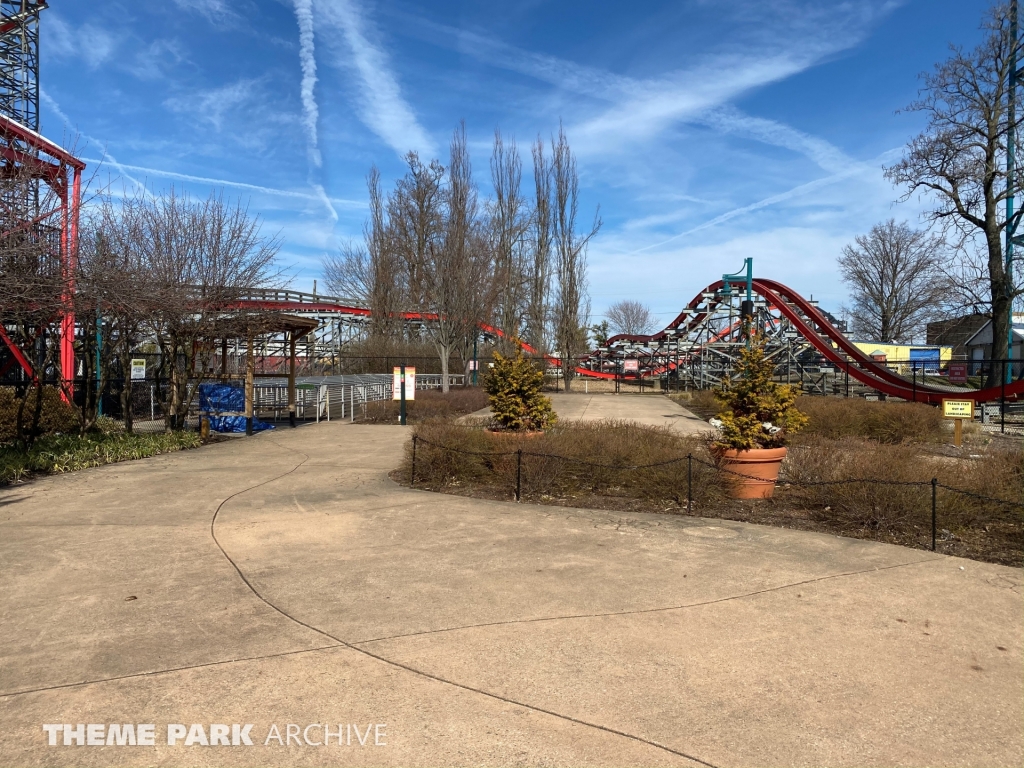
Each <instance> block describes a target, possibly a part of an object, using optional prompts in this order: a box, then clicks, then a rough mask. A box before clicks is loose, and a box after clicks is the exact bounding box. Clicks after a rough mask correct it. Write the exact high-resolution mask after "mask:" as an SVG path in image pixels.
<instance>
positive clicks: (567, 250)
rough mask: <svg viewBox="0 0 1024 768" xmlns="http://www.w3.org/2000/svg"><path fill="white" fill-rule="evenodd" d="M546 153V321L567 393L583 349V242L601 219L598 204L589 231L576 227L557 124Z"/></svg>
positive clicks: (573, 183) (571, 163)
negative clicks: (551, 265)
mask: <svg viewBox="0 0 1024 768" xmlns="http://www.w3.org/2000/svg"><path fill="white" fill-rule="evenodd" d="M551 155H552V157H551V185H552V196H551V202H552V243H553V250H554V261H555V270H554V271H555V278H556V286H557V287H556V296H555V301H554V307H553V313H552V314H553V318H552V325H553V331H554V341H555V344H556V345H557V349H558V354H559V356H560V359H561V365H562V378H563V380H564V381H565V389H566V391H567V392H568V391H571V389H572V380H573V378H575V375H576V358H577V357H579V356H580V355H582V354H583V353H584V352H586V351H587V336H588V334H587V321H588V319H589V316H590V298H589V295H588V293H587V244H588V243H589V242H590V240H591V238H593V237H594V235H596V234H597V232H598V230H599V229H600V228H601V217H600V208H598V210H597V211H595V213H594V223H593V224H592V225H591V227H590V230H589V231H586V232H581V231H578V230H577V224H576V217H577V215H578V213H579V172H578V170H577V168H576V157H575V155H573V153H572V149H571V148H570V147H569V140H568V139H567V138H566V136H565V131H564V130H563V128H562V126H561V125H559V127H558V138H557V140H556V139H552V141H551Z"/></svg>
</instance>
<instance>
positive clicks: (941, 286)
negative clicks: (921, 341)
mask: <svg viewBox="0 0 1024 768" xmlns="http://www.w3.org/2000/svg"><path fill="white" fill-rule="evenodd" d="M944 246H945V243H944V242H943V240H942V238H940V237H935V236H932V235H929V234H928V233H926V232H921V231H919V230H915V229H912V228H911V227H910V226H909V225H908V224H907V223H906V222H901V223H899V224H897V223H896V221H895V219H889V220H888V221H886V222H884V223H882V224H876V225H875V226H874V227H872V228H871V231H870V232H869V233H868V234H866V235H859V236H858V237H857V238H856V240H855V242H854V243H853V244H852V245H847V246H844V248H843V252H842V255H841V256H840V257H839V270H840V272H841V273H842V275H843V282H845V283H846V285H847V286H848V287H849V289H850V298H851V299H852V306H851V307H850V309H849V316H850V321H851V325H852V329H853V332H854V333H857V334H859V335H861V336H864V337H866V338H869V339H874V340H876V341H880V342H884V343H891V342H910V341H913V340H914V338H915V337H917V336H918V335H919V334H920V333H921V331H923V330H924V325H925V323H927V322H928V321H929V320H933V319H935V318H937V317H939V316H940V315H941V313H942V310H943V307H944V305H945V302H946V299H947V298H948V296H949V283H948V280H947V278H946V276H945V274H944V273H943V271H942V269H941V263H942V259H943V257H944V254H943V250H944Z"/></svg>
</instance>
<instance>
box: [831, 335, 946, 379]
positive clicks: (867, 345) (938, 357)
mask: <svg viewBox="0 0 1024 768" xmlns="http://www.w3.org/2000/svg"><path fill="white" fill-rule="evenodd" d="M851 343H852V344H853V345H854V346H855V347H857V349H859V350H860V351H861V352H863V353H864V354H865V355H868V356H869V357H870V358H872V359H873V360H874V361H875V362H876V363H886V364H887V365H889V366H890V367H894V368H899V369H900V370H901V372H902V369H903V368H906V369H907V372H908V373H909V372H911V371H913V370H914V369H917V370H919V371H924V370H927V371H937V370H939V368H942V367H945V365H946V363H948V362H949V361H950V360H952V359H953V347H951V346H941V345H936V344H883V343H882V342H879V341H853V340H851Z"/></svg>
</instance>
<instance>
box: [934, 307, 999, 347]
mask: <svg viewBox="0 0 1024 768" xmlns="http://www.w3.org/2000/svg"><path fill="white" fill-rule="evenodd" d="M988 321H989V318H988V315H982V314H980V313H977V312H975V313H974V314H973V315H962V316H960V317H951V318H949V319H948V320H936V321H935V322H933V323H928V325H927V326H926V328H927V330H926V336H925V341H926V343H927V344H928V345H929V346H949V347H952V348H953V356H954V357H961V358H966V357H967V356H968V353H967V346H966V345H967V340H968V339H969V338H971V336H973V335H974V334H976V333H977V332H978V331H980V330H981V329H982V328H983V327H984V325H985V323H987V322H988Z"/></svg>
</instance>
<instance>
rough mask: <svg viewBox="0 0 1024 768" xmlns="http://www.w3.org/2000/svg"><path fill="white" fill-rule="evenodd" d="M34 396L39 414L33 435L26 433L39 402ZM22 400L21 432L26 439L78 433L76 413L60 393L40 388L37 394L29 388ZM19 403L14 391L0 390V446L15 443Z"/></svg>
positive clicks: (20, 399)
mask: <svg viewBox="0 0 1024 768" xmlns="http://www.w3.org/2000/svg"><path fill="white" fill-rule="evenodd" d="M37 392H40V393H41V398H42V412H41V415H40V418H39V425H38V427H37V429H36V432H35V434H31V433H29V430H30V428H31V426H32V414H33V411H34V410H35V408H36V405H37V404H38V402H39V400H38V396H37ZM24 399H25V409H24V411H23V415H22V429H23V430H25V432H26V433H28V434H27V437H29V438H30V439H31V438H35V437H39V436H40V435H52V434H57V433H64V434H70V433H74V432H78V430H79V427H80V425H81V422H80V421H79V418H78V411H77V409H76V408H75V407H74V406H72V405H69V404H68V403H65V402H64V400H63V399H61V396H60V389H58V388H57V387H43V388H42V389H41V390H36V389H35V387H29V389H28V391H27V392H26V393H25V398H24ZM21 401H22V398H19V397H18V396H17V393H16V392H15V390H14V387H0V445H3V444H5V443H11V442H14V441H15V440H17V439H18V422H17V419H18V408H19V407H20V405H21Z"/></svg>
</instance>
